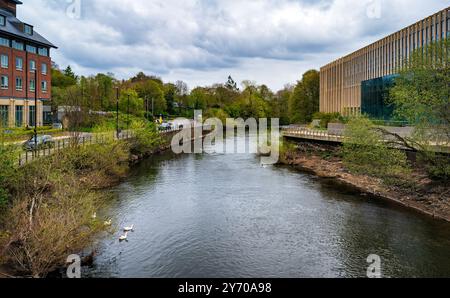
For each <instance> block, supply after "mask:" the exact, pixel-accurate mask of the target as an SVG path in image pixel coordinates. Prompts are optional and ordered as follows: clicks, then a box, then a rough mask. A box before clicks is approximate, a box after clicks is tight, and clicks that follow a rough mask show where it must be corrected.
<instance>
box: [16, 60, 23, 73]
mask: <svg viewBox="0 0 450 298" xmlns="http://www.w3.org/2000/svg"><path fill="white" fill-rule="evenodd" d="M16 70H23V59H22V58H20V57H16Z"/></svg>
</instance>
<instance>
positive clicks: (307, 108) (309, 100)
mask: <svg viewBox="0 0 450 298" xmlns="http://www.w3.org/2000/svg"><path fill="white" fill-rule="evenodd" d="M319 96H320V74H319V72H318V71H316V70H309V71H307V72H306V73H305V74H304V75H303V78H302V80H301V81H299V82H298V83H297V85H296V86H295V88H294V91H293V93H292V96H291V98H290V100H289V111H290V118H291V122H294V123H308V122H311V121H312V117H313V115H314V113H316V112H318V111H319V103H320V97H319Z"/></svg>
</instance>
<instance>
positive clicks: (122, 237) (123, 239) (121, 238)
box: [119, 232, 128, 242]
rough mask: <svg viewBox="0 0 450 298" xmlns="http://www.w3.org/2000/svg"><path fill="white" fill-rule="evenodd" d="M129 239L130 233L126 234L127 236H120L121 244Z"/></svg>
mask: <svg viewBox="0 0 450 298" xmlns="http://www.w3.org/2000/svg"><path fill="white" fill-rule="evenodd" d="M127 238H128V232H126V233H125V235H122V236H120V237H119V241H120V242H122V241H125V240H127Z"/></svg>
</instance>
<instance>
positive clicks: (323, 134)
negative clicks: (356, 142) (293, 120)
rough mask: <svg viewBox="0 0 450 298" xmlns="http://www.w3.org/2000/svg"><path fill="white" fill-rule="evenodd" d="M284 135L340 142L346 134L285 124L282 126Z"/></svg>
mask: <svg viewBox="0 0 450 298" xmlns="http://www.w3.org/2000/svg"><path fill="white" fill-rule="evenodd" d="M281 129H282V135H283V136H285V137H297V138H304V139H309V140H319V141H328V142H339V143H342V142H343V141H344V136H343V135H340V134H330V133H329V132H328V131H325V130H314V129H309V128H306V127H301V126H299V127H295V126H285V127H282V128H281Z"/></svg>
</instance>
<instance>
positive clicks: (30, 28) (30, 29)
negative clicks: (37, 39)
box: [23, 24, 33, 35]
mask: <svg viewBox="0 0 450 298" xmlns="http://www.w3.org/2000/svg"><path fill="white" fill-rule="evenodd" d="M23 32H25V33H26V34H28V35H33V26H30V25H27V24H23Z"/></svg>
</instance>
